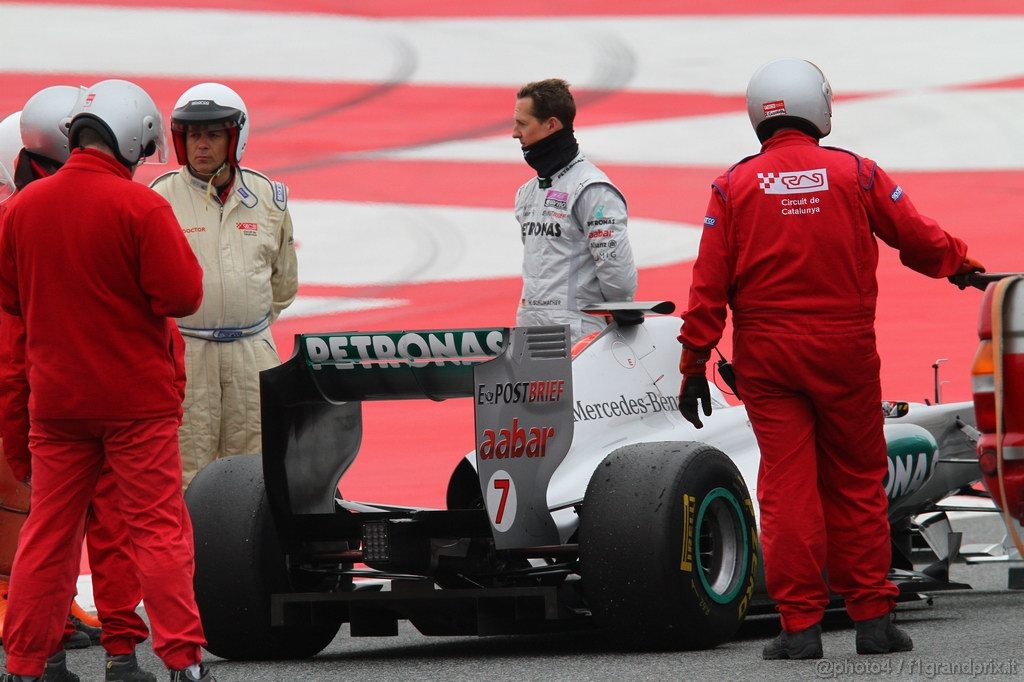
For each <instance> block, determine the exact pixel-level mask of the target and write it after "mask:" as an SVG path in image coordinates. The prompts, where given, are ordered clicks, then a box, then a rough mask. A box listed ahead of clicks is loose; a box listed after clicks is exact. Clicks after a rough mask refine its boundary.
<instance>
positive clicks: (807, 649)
mask: <svg viewBox="0 0 1024 682" xmlns="http://www.w3.org/2000/svg"><path fill="white" fill-rule="evenodd" d="M823 655H824V654H823V653H822V650H821V623H816V624H814V625H812V626H811V627H809V628H805V629H803V630H799V631H797V632H786V631H785V630H783V631H782V633H781V634H780V635H779V636H778V637H776V638H775V639H773V640H772V641H770V642H768V643H767V644H765V645H764V651H762V652H761V658H763V659H764V660H766V661H777V660H780V659H785V658H790V659H793V660H799V659H806V658H821V657H822V656H823Z"/></svg>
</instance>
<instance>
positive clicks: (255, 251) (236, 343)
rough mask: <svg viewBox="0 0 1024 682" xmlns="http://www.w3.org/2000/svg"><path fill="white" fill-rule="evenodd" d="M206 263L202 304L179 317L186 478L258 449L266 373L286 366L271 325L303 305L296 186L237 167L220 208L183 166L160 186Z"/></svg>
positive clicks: (156, 183) (160, 180)
mask: <svg viewBox="0 0 1024 682" xmlns="http://www.w3.org/2000/svg"><path fill="white" fill-rule="evenodd" d="M152 187H153V189H154V190H155V191H156V192H157V193H159V194H161V195H163V196H164V197H165V198H166V199H167V200H168V201H169V202H170V204H171V206H172V207H173V208H174V214H175V215H176V216H177V218H178V222H179V223H181V229H182V232H184V233H185V236H186V237H187V238H188V241H189V244H191V245H192V249H193V250H194V251H195V253H196V256H197V257H198V259H199V264H200V265H202V267H203V304H202V306H201V307H200V308H199V310H198V311H197V312H196V313H195V314H194V315H190V316H189V317H183V318H181V319H179V320H178V328H179V329H180V330H181V334H182V336H183V337H184V339H185V371H186V374H187V377H188V382H187V384H186V388H185V404H184V419H183V421H182V425H181V429H180V431H179V436H180V441H181V458H182V463H183V467H184V476H183V479H182V480H183V482H184V484H185V485H186V486H187V485H188V484H189V483H190V482H191V481H192V478H193V477H194V476H195V475H196V473H197V472H198V471H199V470H200V469H201V468H202V467H204V466H205V465H207V464H209V463H210V462H212V461H213V460H214V459H217V458H218V457H224V456H227V455H237V454H249V453H253V454H256V453H260V452H261V451H262V444H261V440H260V433H261V431H260V384H259V372H260V371H261V370H264V369H267V368H270V367H274V366H275V365H277V364H279V363H280V358H279V357H278V355H277V349H276V347H275V346H274V340H273V337H272V336H271V334H270V329H269V325H270V323H271V322H273V321H274V320H275V319H277V316H278V315H280V313H281V311H282V310H284V309H285V308H287V307H288V306H289V305H290V304H291V303H292V301H294V300H295V293H296V291H297V289H298V268H297V264H296V259H295V245H294V242H293V237H292V220H291V216H290V215H289V213H288V207H287V202H288V190H287V188H286V187H285V185H284V184H282V183H280V182H272V181H271V180H270V179H268V178H267V177H266V176H264V175H261V174H260V173H257V172H255V171H252V170H249V169H247V168H240V169H236V171H235V178H234V181H233V183H232V185H231V189H230V192H229V193H228V198H227V200H226V201H225V202H224V204H223V205H222V204H221V202H220V200H219V199H218V197H217V195H216V190H215V189H211V190H210V191H208V189H207V183H206V181H204V180H200V179H198V178H196V177H194V176H193V175H192V174H191V173H189V171H188V170H187V169H185V168H182V169H180V170H178V171H174V172H171V173H167V174H165V175H162V176H160V177H159V178H157V179H156V180H154V181H153V184H152Z"/></svg>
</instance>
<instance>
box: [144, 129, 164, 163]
mask: <svg viewBox="0 0 1024 682" xmlns="http://www.w3.org/2000/svg"><path fill="white" fill-rule="evenodd" d="M154 127H155V128H156V134H155V135H154V136H153V137H152V138H151V139H150V140H149V142H148V143H146V146H145V148H144V149H143V150H142V155H141V158H140V159H139V160H140V161H145V162H146V163H167V131H166V130H165V129H164V124H163V121H162V120H160V119H159V118H158V119H157V120H156V121H155V126H154Z"/></svg>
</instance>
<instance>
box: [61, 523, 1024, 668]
mask: <svg viewBox="0 0 1024 682" xmlns="http://www.w3.org/2000/svg"><path fill="white" fill-rule="evenodd" d="M954 528H955V529H956V530H963V531H964V532H965V538H964V541H965V543H972V542H986V541H998V540H999V539H1000V538H1001V537H1002V525H1001V524H1000V523H999V521H998V519H996V518H995V517H994V516H987V517H983V518H970V519H965V520H961V521H955V522H954ZM1007 569H1008V566H1007V565H1006V564H987V565H965V564H957V565H955V566H954V567H953V571H952V573H953V576H952V577H953V579H954V580H959V581H963V582H968V583H970V584H972V586H973V587H974V589H973V590H959V591H953V592H939V593H935V594H934V595H933V600H932V602H931V604H928V603H925V602H917V603H913V604H904V605H901V606H900V607H899V609H898V610H897V616H898V620H899V622H900V623H901V625H903V626H904V627H905V628H906V630H907V631H908V632H909V633H910V634H911V636H912V637H913V638H914V642H915V648H914V651H912V652H909V653H903V654H894V655H890V656H858V655H857V654H856V653H855V651H854V643H853V627H852V625H851V624H850V622H849V621H848V620H847V619H846V617H845V616H844V615H842V614H838V613H837V614H830V615H829V616H827V617H826V620H825V622H824V645H825V658H824V659H823V660H821V661H762V660H761V647H762V646H763V645H764V642H765V641H766V640H767V639H768V638H770V637H773V636H774V635H775V634H776V633H777V632H778V627H779V624H778V619H777V618H776V617H772V616H760V617H755V618H748V619H747V621H746V622H745V623H744V625H743V627H742V628H741V630H740V632H739V633H738V635H737V637H736V638H735V639H734V640H733V641H731V642H729V643H727V644H724V645H722V646H720V647H718V648H716V649H714V650H711V651H701V652H685V653H630V652H622V651H615V650H613V649H611V650H610V648H609V646H608V643H607V642H606V641H601V640H598V639H596V638H594V637H593V636H592V635H587V634H581V633H577V634H571V635H555V636H552V635H544V636H540V635H537V636H527V637H491V638H475V637H431V638H428V637H424V636H422V635H420V634H419V633H417V632H416V631H415V630H414V629H413V628H411V627H409V626H408V625H407V624H405V623H403V624H402V626H401V627H400V628H399V634H398V636H397V637H390V638H351V637H349V636H348V628H347V626H346V627H344V628H343V629H342V631H341V632H340V633H339V635H338V637H337V638H336V639H335V640H334V642H332V643H331V645H330V646H329V647H328V648H327V649H325V650H324V651H323V652H322V653H321V654H320V655H319V656H317V657H315V658H313V659H310V660H308V661H300V662H286V663H285V662H281V663H237V662H231V661H224V660H221V659H218V658H215V657H213V656H208V657H207V659H206V660H207V661H208V662H209V663H210V664H211V665H212V667H213V669H214V672H215V675H216V676H217V679H218V680H219V682H250V681H256V680H273V681H274V682H292V681H304V682H305V681H309V682H328V681H331V682H334V681H339V682H340V681H342V680H345V681H346V682H347V681H348V680H374V681H375V682H377V681H384V680H446V681H457V680H489V681H492V680H517V681H522V680H541V679H543V680H548V681H552V682H557V681H559V680H708V681H710V680H821V679H836V680H839V679H842V680H846V679H899V680H932V679H945V680H967V679H975V680H989V679H991V680H1024V636H1022V635H1024V591H1015V590H1009V589H1007ZM138 653H139V659H140V662H141V663H142V665H143V667H145V668H147V669H149V670H152V671H154V672H156V671H158V670H159V671H162V666H161V664H160V662H159V660H157V659H156V657H155V656H154V655H153V650H152V646H151V645H150V643H149V642H146V643H145V644H143V646H141V647H140V648H139V650H138ZM68 664H69V667H70V668H71V669H72V670H74V671H76V672H77V673H78V674H79V675H81V677H82V680H83V682H94V681H95V682H99V681H101V680H102V679H103V677H102V669H103V651H102V649H100V648H99V647H93V648H91V649H86V650H81V651H72V652H69V654H68ZM158 679H159V680H166V679H167V677H166V673H164V672H161V673H160V675H159V676H158Z"/></svg>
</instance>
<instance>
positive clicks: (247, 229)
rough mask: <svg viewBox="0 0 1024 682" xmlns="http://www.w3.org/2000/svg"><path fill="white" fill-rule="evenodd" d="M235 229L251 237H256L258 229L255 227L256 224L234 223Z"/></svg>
mask: <svg viewBox="0 0 1024 682" xmlns="http://www.w3.org/2000/svg"><path fill="white" fill-rule="evenodd" d="M235 227H236V228H238V231H239V232H241V233H242V234H244V235H246V236H252V237H255V236H256V231H257V229H258V225H256V223H235Z"/></svg>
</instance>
